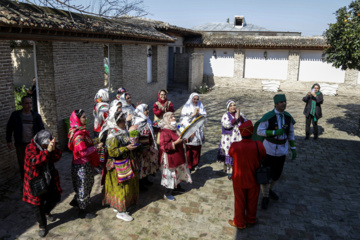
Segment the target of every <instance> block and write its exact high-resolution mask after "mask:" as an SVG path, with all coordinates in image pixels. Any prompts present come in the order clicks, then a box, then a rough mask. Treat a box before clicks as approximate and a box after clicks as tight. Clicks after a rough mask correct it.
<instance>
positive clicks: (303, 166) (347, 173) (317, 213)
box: [0, 88, 360, 239]
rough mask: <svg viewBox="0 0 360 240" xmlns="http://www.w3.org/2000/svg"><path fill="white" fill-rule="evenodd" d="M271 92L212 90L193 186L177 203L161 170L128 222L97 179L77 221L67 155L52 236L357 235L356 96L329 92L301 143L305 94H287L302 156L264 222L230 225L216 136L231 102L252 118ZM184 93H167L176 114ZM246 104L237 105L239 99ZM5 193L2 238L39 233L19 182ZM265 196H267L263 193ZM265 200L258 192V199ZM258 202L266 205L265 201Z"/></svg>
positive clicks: (0, 202) (289, 166)
mask: <svg viewBox="0 0 360 240" xmlns="http://www.w3.org/2000/svg"><path fill="white" fill-rule="evenodd" d="M273 95H274V93H265V92H257V91H253V90H245V89H231V90H229V89H225V88H216V89H215V90H213V91H212V92H211V93H209V94H206V95H201V100H202V102H203V103H204V106H205V108H206V110H207V113H208V116H209V117H208V123H207V127H206V133H205V134H206V138H207V141H206V144H205V145H204V146H203V149H202V156H201V168H200V170H199V171H197V172H195V173H193V174H192V177H193V184H192V185H190V184H187V185H184V188H185V189H186V190H187V192H186V193H184V194H181V195H177V196H176V199H177V201H175V202H169V201H166V200H164V199H163V192H162V190H161V188H160V174H158V175H157V176H156V177H152V178H151V180H152V181H154V184H153V185H152V186H151V187H150V190H149V191H147V192H144V193H141V195H140V200H139V204H138V206H137V207H136V208H134V209H132V211H131V213H132V215H133V217H134V221H133V222H123V221H121V220H119V219H117V218H116V217H115V213H114V212H113V211H112V209H110V208H107V207H102V206H101V187H100V184H99V180H100V175H97V176H96V181H95V185H94V188H93V192H92V196H93V197H92V205H91V207H92V209H93V210H94V211H96V212H97V214H98V216H97V217H96V218H95V219H93V220H81V219H77V218H76V216H77V210H76V209H74V208H71V207H70V205H69V202H70V200H71V199H72V197H73V194H74V193H73V190H72V183H71V176H70V166H71V154H70V153H69V152H65V153H64V154H63V158H62V160H61V162H60V163H58V164H57V168H58V169H59V172H60V177H61V184H62V187H63V190H64V193H63V195H62V202H61V203H60V204H59V205H58V206H57V207H56V208H55V209H54V211H53V214H54V215H55V217H56V218H57V220H56V221H55V222H54V223H50V224H49V226H48V229H49V233H48V235H47V236H46V238H47V239H360V210H359V209H360V193H359V189H360V185H359V184H360V164H359V160H360V137H359V136H360V135H359V130H358V127H359V125H358V124H359V113H360V103H359V98H358V97H352V96H336V97H327V96H325V101H324V104H323V115H324V117H323V118H322V119H320V121H319V125H320V133H321V135H320V139H319V140H317V141H315V140H313V139H310V140H309V141H305V140H303V138H304V127H305V118H304V115H303V114H302V111H303V108H304V103H303V102H302V101H301V99H302V97H303V96H304V95H305V93H296V92H291V93H290V92H289V93H287V94H286V95H287V99H288V107H287V110H288V111H289V112H290V113H291V114H292V115H293V117H294V118H295V120H296V121H297V124H296V125H295V132H296V143H297V152H298V157H297V159H296V160H295V161H292V160H291V158H290V156H289V157H288V159H287V161H286V163H285V167H284V172H283V175H282V177H281V179H280V180H279V182H278V184H277V185H276V187H275V190H276V192H277V193H278V194H279V196H280V199H279V201H277V202H275V201H271V202H270V205H269V208H268V209H267V210H262V209H261V208H260V207H259V209H258V220H259V224H257V225H256V226H254V227H253V228H248V229H245V230H237V229H235V228H233V227H231V226H229V225H228V223H227V220H228V219H231V218H233V211H234V196H233V191H232V182H231V181H229V180H228V179H227V177H226V176H224V175H223V174H222V173H221V171H220V170H221V169H222V166H221V165H219V164H218V163H217V162H216V153H217V147H218V144H219V140H220V134H221V124H220V119H221V116H222V114H223V113H224V112H225V111H226V101H227V100H228V99H233V100H236V101H237V103H238V105H240V108H241V111H242V112H243V113H244V114H245V115H246V116H247V117H248V119H251V120H252V121H253V122H255V120H257V119H259V118H260V117H261V116H262V115H263V114H264V113H265V112H267V111H269V110H271V109H272V107H273V102H272V96H273ZM188 96H189V94H188V93H172V94H170V95H169V96H168V97H169V99H170V100H172V101H173V102H174V105H175V107H176V108H177V111H176V115H177V116H179V114H180V109H179V108H180V107H181V105H182V104H184V103H185V102H186V100H187V98H188ZM239 103H240V104H239ZM10 186H11V187H9V188H8V189H7V190H6V191H2V192H1V197H0V226H1V228H0V239H38V235H37V230H38V225H37V223H36V221H35V219H34V215H33V213H32V211H31V209H30V207H29V206H27V205H26V204H24V203H23V202H22V201H21V195H20V191H19V188H20V183H19V180H17V181H16V180H14V181H13V182H11V183H10ZM260 196H261V195H260ZM260 200H261V197H260V198H259V203H260ZM259 206H260V205H259Z"/></svg>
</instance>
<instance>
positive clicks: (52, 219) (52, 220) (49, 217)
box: [46, 213, 56, 222]
mask: <svg viewBox="0 0 360 240" xmlns="http://www.w3.org/2000/svg"><path fill="white" fill-rule="evenodd" d="M46 219H47V220H49V221H50V222H55V220H56V218H55V217H54V216H53V215H52V214H51V213H50V214H49V215H46Z"/></svg>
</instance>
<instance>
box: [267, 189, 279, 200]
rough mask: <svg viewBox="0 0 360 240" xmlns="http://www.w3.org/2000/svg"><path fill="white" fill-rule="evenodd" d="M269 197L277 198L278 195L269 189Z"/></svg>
mask: <svg viewBox="0 0 360 240" xmlns="http://www.w3.org/2000/svg"><path fill="white" fill-rule="evenodd" d="M269 197H270V198H271V199H272V200H276V201H277V200H279V196H278V195H277V194H276V193H275V192H273V191H272V190H270V192H269Z"/></svg>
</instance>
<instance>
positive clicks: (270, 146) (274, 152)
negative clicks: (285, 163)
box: [257, 109, 295, 157]
mask: <svg viewBox="0 0 360 240" xmlns="http://www.w3.org/2000/svg"><path fill="white" fill-rule="evenodd" d="M274 111H275V113H276V117H277V123H278V129H282V127H283V125H285V117H284V113H280V112H278V111H277V110H276V109H274ZM280 114H282V115H283V118H282V120H281V116H280ZM268 127H269V121H264V122H261V123H260V124H259V127H258V129H257V134H258V135H259V136H263V137H266V130H267V128H268ZM289 127H290V130H289V135H288V136H286V133H285V132H284V134H283V135H281V136H275V139H276V140H286V139H287V140H288V141H295V133H294V125H293V124H292V122H290V126H289ZM288 141H286V142H285V144H274V143H271V142H269V141H267V140H266V139H264V142H263V144H264V147H265V149H266V154H269V155H271V156H275V157H279V156H284V155H286V154H287V153H288V149H289V144H288Z"/></svg>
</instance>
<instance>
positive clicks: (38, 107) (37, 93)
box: [33, 41, 40, 113]
mask: <svg viewBox="0 0 360 240" xmlns="http://www.w3.org/2000/svg"><path fill="white" fill-rule="evenodd" d="M33 46H34V50H33V52H34V69H35V78H36V83H35V86H36V105H37V109H38V112H39V113H40V105H39V84H38V72H37V62H36V44H35V41H34V44H33Z"/></svg>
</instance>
